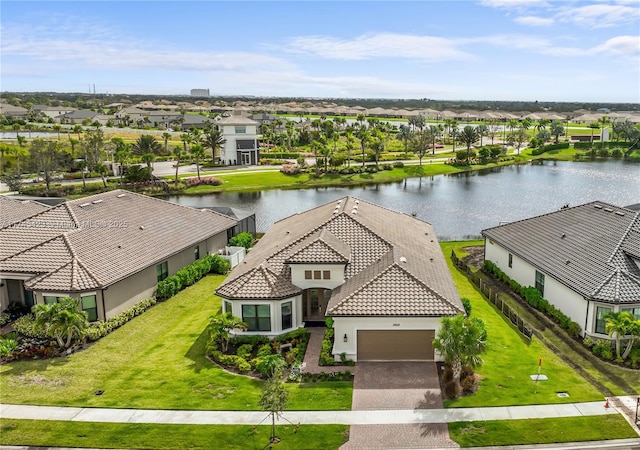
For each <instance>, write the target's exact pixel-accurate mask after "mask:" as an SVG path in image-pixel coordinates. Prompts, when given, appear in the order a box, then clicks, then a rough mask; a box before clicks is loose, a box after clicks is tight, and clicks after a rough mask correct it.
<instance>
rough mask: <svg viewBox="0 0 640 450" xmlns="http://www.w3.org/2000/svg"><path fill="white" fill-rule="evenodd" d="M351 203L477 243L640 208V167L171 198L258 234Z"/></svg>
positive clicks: (527, 170) (533, 168) (542, 167)
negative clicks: (602, 208)
mask: <svg viewBox="0 0 640 450" xmlns="http://www.w3.org/2000/svg"><path fill="white" fill-rule="evenodd" d="M345 195H353V196H356V197H359V198H362V199H364V200H368V201H371V202H374V203H377V204H380V205H381V206H384V207H387V208H390V209H393V210H396V211H401V212H404V213H407V214H415V215H416V217H418V218H419V219H422V220H425V221H427V222H430V223H431V224H433V225H434V227H435V229H436V232H437V233H438V236H439V238H440V239H443V240H444V239H462V238H468V237H473V236H478V235H479V234H480V230H482V229H484V228H488V227H491V226H495V225H498V223H499V222H504V221H507V222H510V221H514V220H520V219H523V218H526V217H530V216H534V215H538V214H544V213H547V212H551V211H555V210H557V209H559V208H560V207H561V206H562V205H565V204H567V203H568V204H570V205H572V206H575V205H578V204H581V203H586V202H590V201H593V200H601V201H606V202H609V203H613V204H616V205H622V206H624V205H629V204H633V203H639V202H640V164H637V163H636V164H633V163H631V164H630V163H626V162H624V161H608V162H597V163H595V162H580V163H575V162H562V161H561V162H544V163H543V164H536V165H531V164H528V165H513V166H504V167H497V168H491V169H487V170H483V171H478V172H469V173H462V174H448V175H440V176H435V177H434V176H430V177H422V178H410V179H406V180H403V181H401V182H394V183H389V184H380V185H369V186H359V187H353V186H349V187H330V188H329V187H327V188H315V189H305V190H269V191H262V192H247V193H216V194H209V195H203V196H181V197H171V198H169V199H170V200H171V201H175V202H177V203H180V204H183V205H188V206H196V207H200V206H212V205H218V206H232V207H237V208H242V209H246V210H249V211H254V212H255V213H256V221H257V227H258V230H259V231H265V230H267V229H268V228H269V226H270V225H271V224H272V223H273V222H275V221H277V220H280V219H282V218H284V217H287V216H290V215H292V214H295V213H297V212H301V211H305V210H307V209H310V208H313V207H315V206H317V205H320V204H324V203H327V202H330V201H333V200H335V199H338V198H340V197H343V196H345Z"/></svg>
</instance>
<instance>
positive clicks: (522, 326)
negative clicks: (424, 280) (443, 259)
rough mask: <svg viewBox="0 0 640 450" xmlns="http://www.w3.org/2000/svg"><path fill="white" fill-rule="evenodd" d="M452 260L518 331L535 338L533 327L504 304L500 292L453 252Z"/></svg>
mask: <svg viewBox="0 0 640 450" xmlns="http://www.w3.org/2000/svg"><path fill="white" fill-rule="evenodd" d="M451 260H452V261H453V263H454V264H455V266H456V267H457V268H458V269H460V270H462V271H463V272H464V273H465V274H466V275H467V278H468V279H469V280H470V281H471V282H472V283H473V284H475V285H476V286H477V287H478V288H479V289H480V292H482V294H483V295H484V296H485V298H486V299H487V300H489V301H490V302H491V304H493V305H494V306H495V307H496V309H498V311H500V312H501V313H502V315H503V316H504V317H505V318H507V319H508V320H509V321H510V322H511V323H512V324H513V325H514V326H515V327H516V328H517V329H518V331H520V333H522V335H523V336H525V337H526V338H528V339H531V338H532V336H533V330H532V329H531V327H529V326H527V324H526V323H525V322H524V320H522V318H521V317H520V315H518V313H516V312H515V311H514V310H513V309H512V308H511V307H510V306H509V305H508V304H507V303H506V302H504V301H503V300H502V299H501V298H500V291H494V290H493V288H492V286H491V285H490V284H489V283H486V282H485V281H484V280H483V279H482V277H480V275H478V274H477V273H475V272H474V271H473V270H471V266H469V265H468V264H466V263H464V262H463V261H462V260H461V259H460V258H458V255H456V254H455V252H454V251H451Z"/></svg>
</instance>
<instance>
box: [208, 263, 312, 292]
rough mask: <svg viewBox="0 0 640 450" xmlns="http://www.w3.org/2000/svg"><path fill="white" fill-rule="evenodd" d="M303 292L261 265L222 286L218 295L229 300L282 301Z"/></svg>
mask: <svg viewBox="0 0 640 450" xmlns="http://www.w3.org/2000/svg"><path fill="white" fill-rule="evenodd" d="M301 292H302V290H301V289H300V288H298V287H296V286H294V285H293V284H291V283H290V282H288V281H287V280H286V279H284V278H282V277H279V276H278V275H277V274H276V273H275V272H273V271H272V270H271V269H269V268H268V267H265V266H264V265H263V264H260V265H259V266H258V267H255V268H253V269H251V270H249V271H248V272H245V273H243V274H242V275H241V276H239V277H237V278H235V279H234V280H233V281H232V282H230V283H225V284H224V285H223V286H221V287H220V288H219V289H218V291H217V293H218V295H220V296H223V297H225V298H229V299H281V298H289V297H293V296H295V295H298V294H300V293H301Z"/></svg>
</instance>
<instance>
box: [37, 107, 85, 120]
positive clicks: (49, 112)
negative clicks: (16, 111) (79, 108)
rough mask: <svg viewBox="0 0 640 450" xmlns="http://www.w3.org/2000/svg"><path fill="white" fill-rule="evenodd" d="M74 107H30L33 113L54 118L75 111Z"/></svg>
mask: <svg viewBox="0 0 640 450" xmlns="http://www.w3.org/2000/svg"><path fill="white" fill-rule="evenodd" d="M75 110H76V108H72V107H70V106H49V105H33V106H32V107H31V109H30V111H31V113H32V114H34V115H36V116H37V115H42V116H44V117H46V118H48V119H49V118H50V119H55V118H56V117H59V116H62V115H64V114H68V113H70V112H72V111H75Z"/></svg>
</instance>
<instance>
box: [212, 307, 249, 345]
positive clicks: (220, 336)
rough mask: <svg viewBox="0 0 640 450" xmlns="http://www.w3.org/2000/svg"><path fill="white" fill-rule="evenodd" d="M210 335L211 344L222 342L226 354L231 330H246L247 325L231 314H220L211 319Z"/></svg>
mask: <svg viewBox="0 0 640 450" xmlns="http://www.w3.org/2000/svg"><path fill="white" fill-rule="evenodd" d="M209 319H211V320H210V321H209V326H208V327H207V328H208V329H209V335H210V338H211V342H218V341H219V342H220V345H221V346H222V351H223V352H226V351H227V350H228V348H229V339H230V334H229V333H230V332H231V330H242V331H244V330H246V329H247V324H246V323H244V322H243V321H242V319H239V318H238V317H234V316H233V315H232V314H231V313H230V312H227V313H224V314H218V315H216V316H211V317H209Z"/></svg>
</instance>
